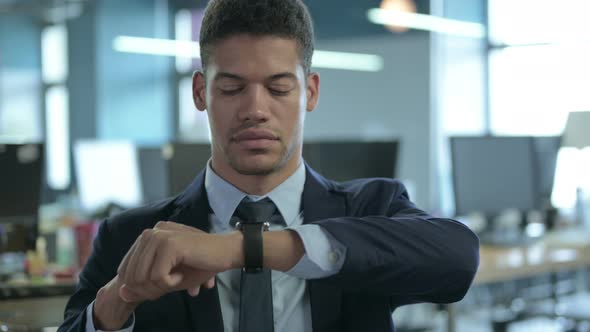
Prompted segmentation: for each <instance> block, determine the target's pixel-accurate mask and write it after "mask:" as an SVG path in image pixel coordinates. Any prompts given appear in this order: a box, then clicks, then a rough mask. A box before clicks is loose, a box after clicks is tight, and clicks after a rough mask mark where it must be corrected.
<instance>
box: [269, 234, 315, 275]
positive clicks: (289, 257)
mask: <svg viewBox="0 0 590 332" xmlns="http://www.w3.org/2000/svg"><path fill="white" fill-rule="evenodd" d="M262 238H263V243H264V267H266V268H269V269H271V270H277V271H281V272H287V271H289V270H290V269H292V268H293V266H295V264H297V263H298V262H299V260H301V258H302V257H303V255H304V254H305V247H304V245H303V241H302V240H301V238H300V237H299V234H297V232H295V231H293V230H282V231H274V232H264V233H263V235H262Z"/></svg>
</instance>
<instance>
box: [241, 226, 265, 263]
mask: <svg viewBox="0 0 590 332" xmlns="http://www.w3.org/2000/svg"><path fill="white" fill-rule="evenodd" d="M236 228H237V229H238V230H240V231H241V232H242V234H243V235H244V267H243V268H242V270H243V271H244V272H246V273H259V272H262V270H263V268H262V258H263V247H262V232H266V231H268V230H269V228H270V223H268V222H262V223H261V222H257V223H249V222H243V221H238V222H237V223H236Z"/></svg>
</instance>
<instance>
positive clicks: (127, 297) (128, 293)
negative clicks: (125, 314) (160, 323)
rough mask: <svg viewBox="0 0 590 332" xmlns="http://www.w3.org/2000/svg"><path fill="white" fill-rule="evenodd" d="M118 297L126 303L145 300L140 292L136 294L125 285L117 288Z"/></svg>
mask: <svg viewBox="0 0 590 332" xmlns="http://www.w3.org/2000/svg"><path fill="white" fill-rule="evenodd" d="M119 297H121V299H123V301H125V302H127V303H138V302H143V301H144V300H145V298H144V297H143V296H142V295H141V294H138V293H137V292H136V291H134V290H132V289H131V288H130V287H127V285H123V286H121V287H120V288H119Z"/></svg>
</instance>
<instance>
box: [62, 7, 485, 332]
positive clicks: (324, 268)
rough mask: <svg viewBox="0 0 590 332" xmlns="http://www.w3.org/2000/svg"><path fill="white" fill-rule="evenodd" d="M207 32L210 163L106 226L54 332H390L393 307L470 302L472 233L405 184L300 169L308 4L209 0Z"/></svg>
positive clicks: (202, 76)
mask: <svg viewBox="0 0 590 332" xmlns="http://www.w3.org/2000/svg"><path fill="white" fill-rule="evenodd" d="M201 29H202V30H201V36H200V42H201V59H202V63H203V72H198V73H196V74H195V75H194V78H193V96H194V101H195V105H196V107H197V108H198V109H199V110H201V111H205V110H206V111H207V112H208V117H209V122H210V128H211V137H212V156H211V160H210V162H209V164H208V166H207V168H206V169H205V170H203V171H201V172H200V173H199V174H198V175H197V177H196V179H195V180H194V182H193V183H192V184H191V185H190V186H189V187H188V188H187V189H186V191H185V192H183V193H182V194H180V195H179V196H177V197H174V198H171V199H169V200H166V201H164V202H160V203H157V204H153V205H150V206H146V207H142V208H139V209H135V210H131V211H127V212H124V213H122V214H120V215H118V216H115V217H113V218H111V219H109V220H107V221H105V222H103V223H102V225H101V228H100V231H99V235H98V237H97V239H96V240H95V244H94V251H93V254H92V256H91V257H90V259H89V261H88V263H87V264H86V266H85V267H84V270H83V271H82V273H81V274H80V283H79V286H78V289H77V291H76V293H75V294H74V295H73V296H72V298H71V299H70V301H69V303H68V305H67V307H66V313H65V322H64V323H63V325H62V326H61V327H60V330H59V331H94V330H107V331H114V330H119V329H125V330H127V331H131V330H133V331H224V330H225V331H236V332H237V331H240V332H249V331H273V330H274V331H314V332H318V331H393V322H392V320H391V313H392V311H393V310H394V309H395V308H396V307H398V306H401V305H404V304H409V303H416V302H436V303H445V302H452V301H458V300H460V299H461V298H462V297H463V296H464V294H465V293H466V291H467V290H468V288H469V286H470V283H471V281H472V279H473V277H474V274H475V272H476V270H477V266H478V240H477V237H476V236H475V235H474V234H473V233H472V232H471V231H469V229H467V228H466V227H465V226H464V225H462V224H460V223H458V222H456V221H453V220H448V219H439V218H434V217H432V216H429V215H428V214H426V213H425V212H423V211H421V210H419V209H417V208H416V207H415V206H414V205H413V204H412V203H411V202H410V201H409V199H408V195H407V193H406V190H405V189H404V187H403V185H402V184H401V183H399V182H398V181H395V180H391V179H362V180H355V181H351V182H347V183H337V182H333V181H330V180H327V179H325V178H323V177H322V176H320V175H319V174H317V173H316V172H314V171H313V170H312V169H311V168H310V167H308V166H307V165H305V163H304V162H303V161H302V158H301V146H302V137H303V123H304V118H305V114H306V112H310V111H312V110H313V109H314V108H315V106H316V104H317V102H318V97H319V76H318V74H317V73H312V72H310V66H311V57H312V54H313V29H312V24H311V19H310V16H309V13H308V11H307V9H306V7H305V6H304V4H303V3H302V2H301V1H300V0H212V1H211V2H210V3H209V5H208V7H207V9H206V11H205V16H204V19H203V24H202V28H201ZM342 167H346V165H342ZM261 207H264V208H261ZM267 208H268V209H267ZM263 211H266V212H264V213H266V215H265V217H260V216H261V215H262V214H263ZM273 220H274V221H273ZM261 221H272V225H270V231H266V226H264V225H263V224H261V223H260V222H261ZM234 222H235V223H234ZM270 270H272V272H270Z"/></svg>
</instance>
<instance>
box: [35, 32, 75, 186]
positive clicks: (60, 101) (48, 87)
mask: <svg viewBox="0 0 590 332" xmlns="http://www.w3.org/2000/svg"><path fill="white" fill-rule="evenodd" d="M67 49H68V45H67V30H66V27H65V25H53V26H48V27H46V28H45V29H43V31H42V33H41V62H42V66H41V73H42V81H43V85H44V92H45V123H46V130H45V144H46V151H47V159H46V160H47V182H48V184H49V186H50V187H51V188H52V189H55V190H65V189H67V188H68V187H69V186H70V182H71V176H70V137H69V128H70V126H69V118H70V116H69V100H68V89H67V87H66V81H67V77H68V58H67Z"/></svg>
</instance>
